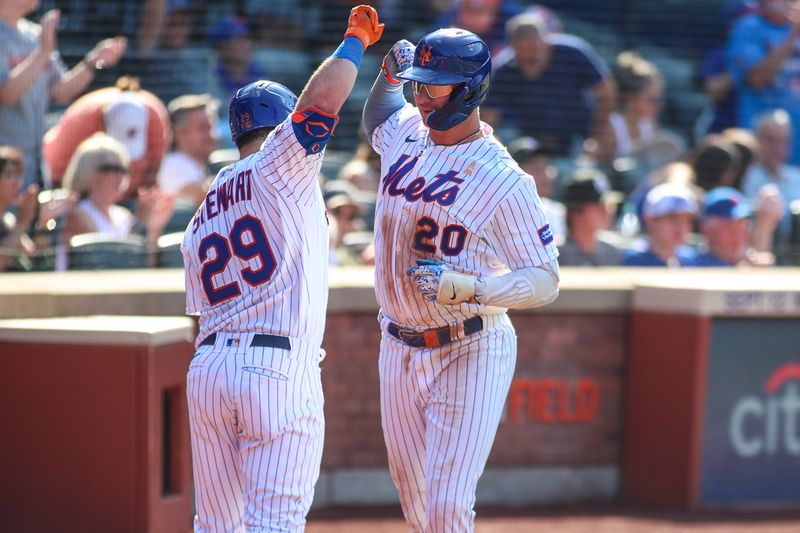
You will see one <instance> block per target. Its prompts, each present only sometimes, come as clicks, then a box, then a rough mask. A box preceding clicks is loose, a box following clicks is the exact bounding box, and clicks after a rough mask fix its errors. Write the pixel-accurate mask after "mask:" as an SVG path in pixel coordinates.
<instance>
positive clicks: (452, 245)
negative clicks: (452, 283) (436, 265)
mask: <svg viewBox="0 0 800 533" xmlns="http://www.w3.org/2000/svg"><path fill="white" fill-rule="evenodd" d="M438 235H439V224H437V223H436V221H435V220H433V219H432V218H431V217H422V218H420V219H419V220H417V231H416V233H414V249H415V250H421V251H423V252H427V253H429V254H435V253H436V243H435V242H434V239H436V237H437V236H438ZM466 240H467V228H465V227H464V226H461V225H459V224H450V225H449V226H445V228H444V230H443V231H442V239H441V241H440V243H439V249H441V250H442V253H443V254H444V255H449V256H453V255H458V254H460V253H461V251H462V250H463V249H464V242H465V241H466Z"/></svg>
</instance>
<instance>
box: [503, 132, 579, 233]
mask: <svg viewBox="0 0 800 533" xmlns="http://www.w3.org/2000/svg"><path fill="white" fill-rule="evenodd" d="M508 153H509V154H510V155H511V157H513V158H514V161H516V162H517V164H518V165H519V167H520V168H521V169H522V170H524V171H525V172H526V173H528V174H530V175H531V176H533V181H534V182H535V183H536V192H538V193H539V198H540V199H541V200H542V206H543V207H544V211H545V213H546V214H547V221H548V222H549V223H550V229H551V230H552V231H553V236H554V237H555V239H556V242H557V243H558V244H559V245H560V244H561V242H563V240H564V238H565V237H566V235H567V225H566V209H565V208H564V204H562V203H561V202H559V201H557V200H555V199H554V198H553V192H554V191H553V188H554V185H555V183H556V179H557V178H558V169H556V167H555V166H554V165H553V164H552V162H551V159H550V157H551V153H552V152H551V150H550V149H549V148H548V147H546V146H544V145H542V144H541V143H540V142H539V141H537V140H536V139H534V138H533V137H520V138H518V139H516V140H514V141H513V142H512V143H511V144H509V145H508Z"/></svg>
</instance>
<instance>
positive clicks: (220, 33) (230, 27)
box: [208, 17, 268, 109]
mask: <svg viewBox="0 0 800 533" xmlns="http://www.w3.org/2000/svg"><path fill="white" fill-rule="evenodd" d="M208 40H209V41H210V43H211V46H213V47H214V51H215V53H216V56H217V65H216V67H215V69H214V74H215V78H216V79H215V82H216V84H217V88H216V92H215V93H214V96H215V97H216V98H217V99H218V100H219V101H220V103H221V105H222V107H223V108H224V109H227V108H228V104H229V103H230V101H231V99H232V98H233V96H234V95H235V94H236V91H238V90H239V88H240V87H243V86H245V85H247V84H248V83H251V82H254V81H258V80H263V79H267V78H268V76H267V74H266V73H265V72H264V71H263V70H262V69H261V68H260V67H259V66H258V65H257V64H256V63H255V62H254V61H253V40H252V38H251V36H250V27H249V26H248V25H247V23H246V22H245V21H244V19H242V18H240V17H225V18H223V19H221V20H220V21H219V22H217V23H216V24H215V25H214V26H213V27H212V28H211V29H210V30H209V32H208Z"/></svg>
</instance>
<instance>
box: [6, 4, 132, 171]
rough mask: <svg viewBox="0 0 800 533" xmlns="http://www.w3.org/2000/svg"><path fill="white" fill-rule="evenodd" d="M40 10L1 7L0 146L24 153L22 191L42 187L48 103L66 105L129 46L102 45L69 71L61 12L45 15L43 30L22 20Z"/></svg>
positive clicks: (120, 42) (115, 42) (30, 6)
mask: <svg viewBox="0 0 800 533" xmlns="http://www.w3.org/2000/svg"><path fill="white" fill-rule="evenodd" d="M38 5H39V2H38V0H29V1H24V2H23V1H18V0H11V1H8V0H4V1H2V2H0V145H4V144H7V145H13V146H17V147H19V148H20V149H21V150H22V152H23V156H24V158H25V165H24V168H25V176H24V179H23V184H24V185H25V186H27V185H29V184H32V183H44V181H45V180H44V178H43V176H42V175H41V172H40V171H41V161H42V155H41V151H42V137H43V136H44V129H45V113H46V111H47V108H48V106H49V104H50V101H51V100H53V101H55V102H59V103H66V102H69V101H70V100H72V99H73V98H75V97H76V96H77V95H78V94H80V93H81V92H82V91H83V90H84V89H85V88H86V87H87V86H88V85H89V83H90V82H91V81H92V79H93V78H94V75H95V72H96V70H97V69H99V68H103V67H110V66H113V65H115V64H116V63H117V61H119V59H120V57H122V54H123V53H124V52H125V47H126V45H127V42H126V40H125V39H124V38H122V37H117V38H113V39H104V40H102V41H100V42H99V43H97V44H96V45H95V46H94V48H92V50H91V51H89V53H87V54H86V57H84V59H83V61H81V62H80V63H78V64H77V65H75V66H74V67H73V68H72V69H71V70H67V68H66V66H65V65H64V63H63V62H62V61H61V57H60V55H59V53H58V47H57V40H56V32H57V30H58V24H59V20H60V12H59V11H57V10H51V11H48V12H47V13H45V14H44V16H43V17H42V20H41V25H38V24H35V23H33V22H30V21H28V20H26V19H25V18H23V17H25V16H26V15H28V14H30V13H32V12H33V11H34V10H36V8H37V7H38Z"/></svg>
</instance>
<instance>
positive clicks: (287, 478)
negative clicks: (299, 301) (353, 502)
mask: <svg viewBox="0 0 800 533" xmlns="http://www.w3.org/2000/svg"><path fill="white" fill-rule="evenodd" d="M291 355H292V354H290V353H289V352H287V351H285V350H278V349H264V350H263V351H261V352H259V351H256V353H255V354H253V355H252V357H249V358H248V359H247V360H245V361H244V363H243V364H242V366H241V367H240V374H241V376H240V380H241V384H240V387H241V390H242V393H241V398H240V401H241V408H240V417H239V418H240V446H241V458H242V469H243V475H244V497H245V524H247V526H248V531H249V530H253V531H262V530H264V531H273V530H275V531H301V530H302V527H303V524H304V523H305V515H306V514H307V513H308V510H309V508H310V506H311V500H312V496H313V491H314V485H315V484H316V481H317V479H318V478H319V469H320V462H321V458H322V446H323V439H324V432H325V422H324V414H323V396H322V383H321V377H320V367H319V364H318V363H317V362H315V361H314V362H311V361H305V360H298V359H296V358H292V357H291ZM276 509H278V510H280V512H276V511H275V510H276Z"/></svg>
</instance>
